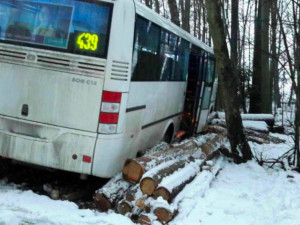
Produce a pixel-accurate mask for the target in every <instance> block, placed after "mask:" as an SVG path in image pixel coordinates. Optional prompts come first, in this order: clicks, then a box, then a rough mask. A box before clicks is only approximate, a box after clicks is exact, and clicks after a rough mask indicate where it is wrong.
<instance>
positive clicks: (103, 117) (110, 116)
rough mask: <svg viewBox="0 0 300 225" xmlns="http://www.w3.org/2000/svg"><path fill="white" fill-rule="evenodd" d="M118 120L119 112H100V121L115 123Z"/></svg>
mask: <svg viewBox="0 0 300 225" xmlns="http://www.w3.org/2000/svg"><path fill="white" fill-rule="evenodd" d="M118 120H119V113H104V112H101V113H100V123H105V124H117V123H118Z"/></svg>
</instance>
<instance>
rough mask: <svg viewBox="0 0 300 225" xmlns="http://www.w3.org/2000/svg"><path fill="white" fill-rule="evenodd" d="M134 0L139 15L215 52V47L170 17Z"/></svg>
mask: <svg viewBox="0 0 300 225" xmlns="http://www.w3.org/2000/svg"><path fill="white" fill-rule="evenodd" d="M134 2H135V6H136V12H137V14H138V15H140V16H142V17H144V18H146V19H148V20H150V21H152V22H153V23H155V24H157V25H159V26H161V27H163V28H165V29H166V30H169V31H171V32H173V33H174V34H176V35H178V36H180V37H182V38H184V39H185V40H187V41H189V42H191V43H192V44H194V45H196V46H198V47H200V48H202V49H203V50H205V51H207V52H209V53H211V54H214V52H213V49H212V48H211V47H209V46H208V45H206V44H204V43H203V42H201V41H200V40H199V39H198V38H196V37H194V36H193V35H191V34H189V33H188V32H186V31H185V30H183V29H181V28H180V27H178V26H177V25H175V24H174V23H172V22H170V21H169V20H168V19H166V18H164V17H163V16H161V15H159V14H158V13H156V12H155V11H153V10H152V9H150V8H149V7H147V6H145V5H144V4H142V3H141V2H139V1H138V0H134Z"/></svg>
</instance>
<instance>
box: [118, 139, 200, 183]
mask: <svg viewBox="0 0 300 225" xmlns="http://www.w3.org/2000/svg"><path fill="white" fill-rule="evenodd" d="M198 147H199V146H198V145H197V144H196V143H195V142H194V141H190V142H187V143H185V144H182V145H180V146H176V147H174V148H170V149H169V150H166V151H163V152H158V153H154V154H151V155H145V156H142V157H139V158H135V159H128V160H126V162H125V165H124V167H123V171H122V173H123V178H124V179H125V180H126V181H128V182H132V183H139V182H140V179H141V178H142V176H143V174H144V173H145V172H146V171H149V170H150V169H152V168H154V167H155V166H157V165H159V164H161V163H164V162H167V161H170V160H174V159H176V158H182V157H188V156H189V155H191V154H192V152H194V151H195V150H196V149H197V148H198Z"/></svg>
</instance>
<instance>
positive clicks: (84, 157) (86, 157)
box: [82, 155, 92, 163]
mask: <svg viewBox="0 0 300 225" xmlns="http://www.w3.org/2000/svg"><path fill="white" fill-rule="evenodd" d="M82 161H83V162H86V163H90V162H92V157H90V156H87V155H84V156H83V157H82Z"/></svg>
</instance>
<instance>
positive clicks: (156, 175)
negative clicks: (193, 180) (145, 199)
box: [140, 158, 193, 195]
mask: <svg viewBox="0 0 300 225" xmlns="http://www.w3.org/2000/svg"><path fill="white" fill-rule="evenodd" d="M192 160H193V159H192V158H191V161H192ZM187 162H188V160H171V161H169V162H166V163H163V164H161V165H159V166H158V167H155V168H153V169H151V170H149V171H148V172H147V173H145V174H144V176H143V178H142V180H141V182H140V188H141V191H142V192H143V194H145V195H152V194H153V193H154V191H155V189H156V188H157V186H158V184H159V183H160V182H161V181H162V179H163V178H164V177H166V176H169V175H170V174H172V173H174V172H175V171H176V170H178V169H180V168H183V167H184V166H185V164H186V163H187Z"/></svg>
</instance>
